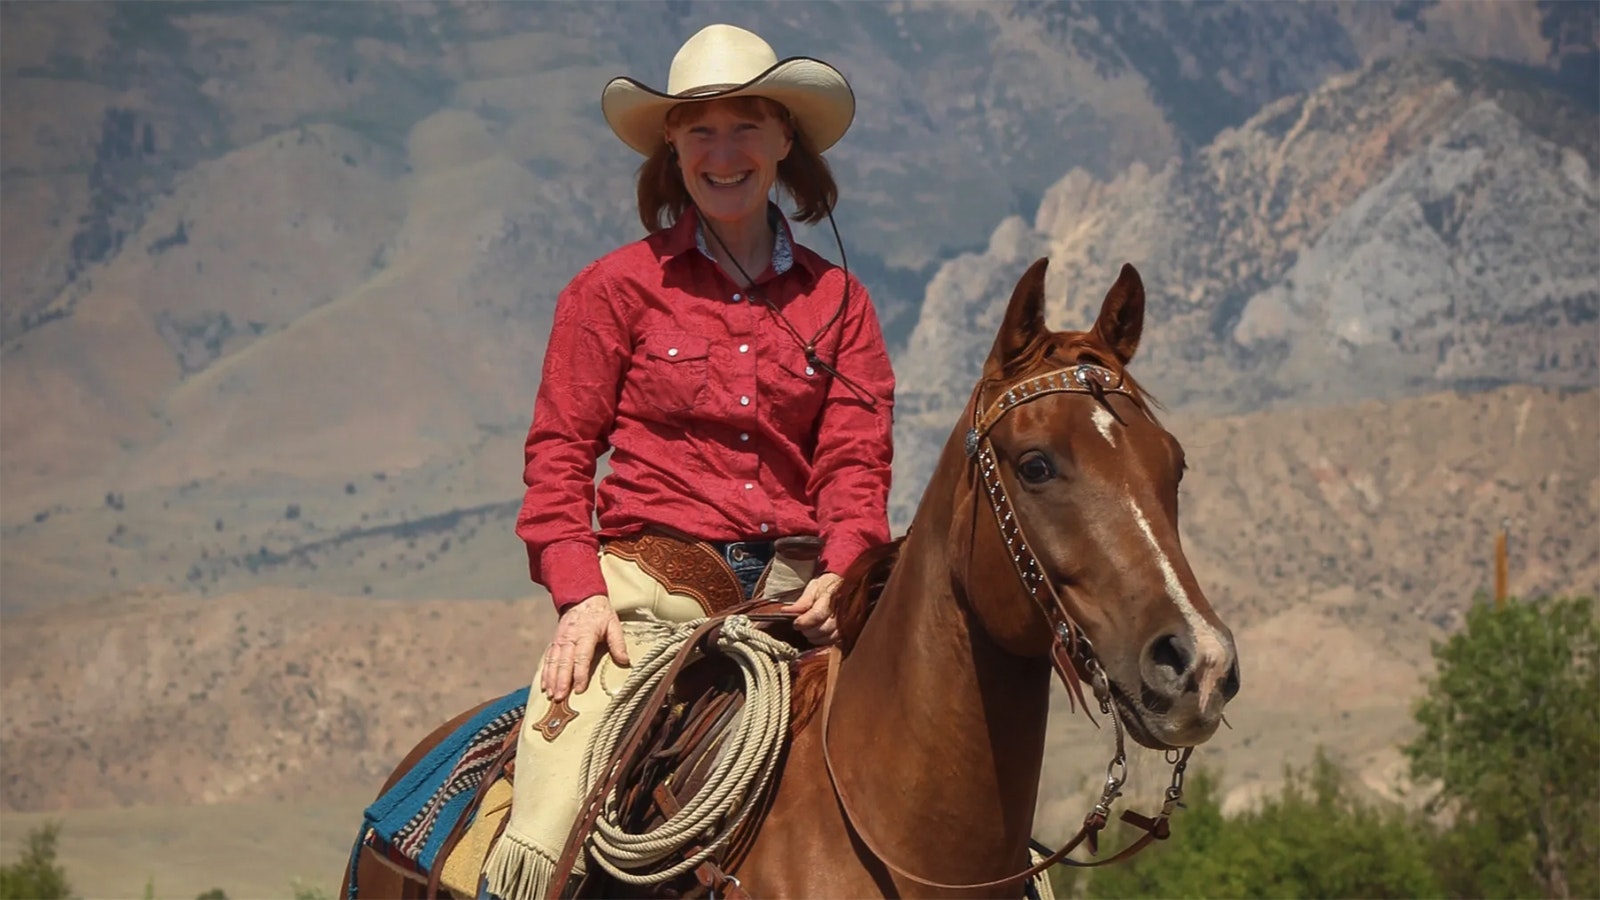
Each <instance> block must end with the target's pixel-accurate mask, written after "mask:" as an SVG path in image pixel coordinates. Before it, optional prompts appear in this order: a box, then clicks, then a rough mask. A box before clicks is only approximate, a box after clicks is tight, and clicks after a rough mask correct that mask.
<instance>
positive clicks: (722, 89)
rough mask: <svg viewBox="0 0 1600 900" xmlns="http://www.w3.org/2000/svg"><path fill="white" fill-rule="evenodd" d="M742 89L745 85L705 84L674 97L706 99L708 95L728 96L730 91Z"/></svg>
mask: <svg viewBox="0 0 1600 900" xmlns="http://www.w3.org/2000/svg"><path fill="white" fill-rule="evenodd" d="M748 83H749V82H745V84H748ZM742 87H744V84H736V83H728V84H705V85H701V86H700V87H692V88H690V89H688V90H687V91H680V92H678V93H676V94H673V95H672V96H674V97H682V98H684V99H690V98H693V97H704V96H706V95H708V94H726V93H727V92H728V91H732V90H737V89H738V88H742Z"/></svg>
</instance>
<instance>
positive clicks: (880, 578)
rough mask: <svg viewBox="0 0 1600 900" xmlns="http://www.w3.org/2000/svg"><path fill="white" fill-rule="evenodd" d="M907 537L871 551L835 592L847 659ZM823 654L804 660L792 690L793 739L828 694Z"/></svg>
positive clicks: (846, 574) (858, 559)
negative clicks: (824, 695) (825, 694)
mask: <svg viewBox="0 0 1600 900" xmlns="http://www.w3.org/2000/svg"><path fill="white" fill-rule="evenodd" d="M904 542H905V537H904V536H902V537H897V538H895V539H894V540H892V541H889V542H888V543H886V544H879V545H877V546H876V547H871V548H868V549H867V550H865V551H863V552H862V553H861V555H860V556H858V557H856V561H855V562H854V563H851V564H850V568H848V569H846V570H845V572H844V576H843V578H844V580H843V581H842V582H840V584H839V588H838V590H836V591H834V594H833V597H834V606H833V615H834V617H835V621H836V623H837V625H838V627H839V647H840V649H842V650H843V651H844V653H845V655H846V656H848V655H850V651H851V650H853V649H855V645H856V639H857V638H859V637H861V629H862V628H865V627H866V624H867V617H868V616H869V615H871V614H872V607H873V605H874V604H876V603H877V601H878V594H880V593H881V592H882V591H883V585H884V583H885V582H887V581H888V580H889V572H890V571H891V570H893V569H894V563H895V560H897V559H899V558H900V545H901V544H902V543H904ZM825 658H826V657H824V656H823V655H822V654H821V653H808V654H806V655H805V656H802V657H801V658H800V668H799V671H798V672H797V673H795V678H794V682H793V685H792V687H791V688H790V701H789V736H790V739H791V740H792V739H793V737H794V735H796V734H799V733H800V731H801V729H803V728H805V727H806V724H807V723H808V722H810V721H811V717H812V716H813V715H815V714H816V712H817V709H818V708H819V707H820V706H821V705H822V696H823V694H824V693H826V692H827V681H828V667H827V666H826V665H823V661H824V660H825Z"/></svg>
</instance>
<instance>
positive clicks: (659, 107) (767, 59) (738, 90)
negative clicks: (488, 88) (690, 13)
mask: <svg viewBox="0 0 1600 900" xmlns="http://www.w3.org/2000/svg"><path fill="white" fill-rule="evenodd" d="M722 97H766V98H768V99H769V100H776V101H777V102H779V103H782V104H783V105H784V106H785V107H786V108H787V109H788V110H789V112H791V113H793V114H794V117H795V119H796V121H798V122H799V124H800V130H801V131H804V132H805V134H806V136H807V137H809V138H810V139H811V142H812V143H813V144H814V145H815V146H816V148H817V152H818V153H821V152H822V151H824V150H826V149H828V148H829V147H832V146H833V145H834V143H836V142H837V141H838V140H839V138H841V137H843V136H844V133H845V131H846V130H847V129H848V128H849V127H850V120H851V119H853V118H855V114H856V97H855V94H854V93H852V92H851V90H850V83H849V82H847V81H845V78H844V76H843V75H841V74H839V70H838V69H835V68H834V67H833V66H830V65H828V64H827V63H825V62H823V61H821V60H819V59H811V58H810V57H805V56H791V57H789V58H788V59H785V60H783V61H781V62H780V61H779V60H778V54H776V53H774V52H773V51H772V47H771V45H769V44H768V43H767V42H766V41H764V40H762V39H761V38H760V37H759V36H757V35H755V34H752V33H751V32H748V31H745V30H744V29H743V28H735V27H734V26H732V25H708V26H706V27H705V28H702V29H701V30H700V31H699V32H698V33H697V34H695V36H694V37H692V38H689V40H687V41H685V42H684V44H683V46H682V47H679V48H678V53H677V55H676V56H674V57H672V69H671V71H670V72H669V73H668V74H667V89H666V90H665V91H658V90H656V89H654V88H652V87H649V86H647V85H645V84H643V83H641V82H639V81H636V80H634V79H632V78H623V77H618V78H613V79H611V81H610V82H609V83H607V84H606V88H605V91H604V93H602V94H601V95H600V110H601V112H603V113H605V117H606V122H607V123H609V124H610V125H611V130H612V131H615V132H616V133H617V137H619V138H622V142H623V143H624V144H627V145H628V146H629V147H632V148H633V149H635V150H637V151H639V152H640V153H642V154H644V155H645V156H649V155H650V154H652V153H654V152H655V151H656V149H657V148H658V147H660V146H661V143H662V141H663V140H665V138H664V137H663V135H662V126H663V125H664V124H665V123H666V120H667V110H669V109H671V108H672V107H674V106H676V105H678V104H679V103H683V102H685V101H690V100H715V99H718V98H722Z"/></svg>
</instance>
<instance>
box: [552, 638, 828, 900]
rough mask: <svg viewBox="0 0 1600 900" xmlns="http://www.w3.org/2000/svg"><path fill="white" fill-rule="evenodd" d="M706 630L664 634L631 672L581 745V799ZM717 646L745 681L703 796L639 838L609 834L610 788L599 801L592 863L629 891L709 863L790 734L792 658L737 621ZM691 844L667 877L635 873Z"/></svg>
mask: <svg viewBox="0 0 1600 900" xmlns="http://www.w3.org/2000/svg"><path fill="white" fill-rule="evenodd" d="M706 621H707V620H706V619H703V618H702V619H696V620H693V621H690V622H684V623H682V624H680V625H678V626H677V627H675V628H672V629H671V630H670V633H666V634H665V635H664V636H663V637H661V638H660V639H659V640H657V641H655V643H654V644H653V645H652V646H651V648H650V650H649V651H647V652H646V653H645V654H644V658H643V659H642V660H641V661H640V662H639V663H637V664H635V665H634V667H633V671H632V673H631V674H630V675H629V676H628V679H627V681H625V682H624V683H623V685H622V687H621V688H619V689H618V691H617V693H616V696H615V697H614V698H613V699H612V701H611V704H610V705H609V706H608V707H607V709H606V713H605V715H604V718H603V719H602V720H601V722H600V724H599V725H598V727H596V729H595V731H594V733H593V734H592V735H590V737H589V744H588V746H587V748H586V749H585V751H584V762H583V783H584V785H585V788H586V790H593V788H594V786H595V784H597V783H598V782H599V780H600V779H601V778H602V777H604V776H605V775H607V774H608V772H607V771H606V767H607V764H608V763H610V762H611V761H612V758H613V755H614V754H615V753H616V750H617V746H618V744H619V743H621V741H622V738H623V735H624V733H625V732H626V731H627V729H628V726H629V724H630V723H632V722H633V720H634V718H635V716H637V715H640V714H645V715H649V714H652V713H653V711H652V710H643V709H641V707H642V706H643V705H644V702H645V700H646V699H648V698H649V697H650V696H651V695H652V694H653V693H654V692H655V690H656V688H657V686H658V685H659V684H660V682H661V679H662V678H663V677H664V676H665V675H666V673H667V670H668V669H669V668H670V667H671V665H672V662H673V660H674V659H675V658H676V657H677V655H678V653H679V652H689V651H688V650H687V649H685V648H684V644H685V643H686V642H687V641H688V640H689V639H690V637H691V635H693V634H694V632H695V630H696V629H697V628H699V626H701V625H703V624H704V623H705V622H706ZM659 631H661V632H666V631H667V629H666V628H665V627H663V628H661V629H659ZM716 646H717V649H718V650H719V651H721V652H722V653H723V654H724V655H725V656H728V657H729V658H731V659H732V660H734V661H735V662H736V663H737V664H738V666H739V671H740V674H741V675H742V676H743V679H744V691H745V704H744V708H743V710H742V711H741V712H740V713H739V717H738V721H737V723H736V724H734V725H732V726H730V727H729V734H728V736H727V737H726V738H725V741H726V743H725V746H724V748H723V749H722V751H721V752H720V754H719V756H718V758H717V761H716V764H715V766H714V767H713V769H712V772H711V776H710V777H709V778H708V779H707V780H706V784H705V787H703V788H702V789H701V790H700V791H698V792H696V793H695V795H694V796H693V797H692V798H691V799H690V800H689V801H688V802H687V803H685V804H684V806H683V808H682V809H680V810H679V811H678V812H677V814H675V815H673V816H672V817H670V818H668V819H667V820H666V821H665V822H663V823H662V824H661V825H660V826H658V827H657V828H655V829H653V830H651V831H648V832H644V833H641V834H632V833H629V832H627V831H626V830H624V829H623V828H622V827H621V826H620V825H619V824H618V820H619V817H620V816H621V813H622V811H621V809H620V794H621V791H620V790H619V789H617V788H614V789H612V791H611V792H610V793H609V794H607V796H606V798H605V802H604V805H603V807H602V809H601V812H600V816H599V818H598V819H597V820H596V822H595V828H594V831H593V832H592V833H591V835H590V836H589V851H590V855H591V857H592V858H593V859H594V861H595V862H596V863H598V864H599V865H600V866H601V868H603V869H605V870H606V871H607V872H609V873H610V874H611V875H612V876H613V877H615V878H617V879H619V880H621V881H624V882H626V883H628V884H635V885H650V884H659V883H661V882H664V881H668V880H670V879H673V878H676V877H678V876H679V875H682V874H684V873H686V872H689V871H692V870H693V869H694V868H695V867H697V866H699V865H700V864H701V863H703V862H705V861H706V860H707V859H709V858H711V856H712V855H713V854H715V853H716V852H717V851H718V850H720V849H721V848H722V846H723V845H724V844H726V843H727V841H728V840H729V838H731V837H732V836H733V834H734V832H735V831H736V830H737V828H738V827H739V824H740V823H741V822H743V821H744V819H745V816H746V815H748V814H749V812H750V809H751V804H750V803H749V802H747V801H748V800H750V799H751V798H753V797H759V796H760V795H761V793H762V792H763V791H765V790H766V787H767V785H768V784H769V783H770V782H771V780H772V777H773V775H774V773H775V772H776V771H777V768H778V760H779V758H780V756H781V754H782V749H783V742H784V740H785V737H786V735H787V734H788V731H789V693H790V671H789V663H790V661H792V660H793V659H795V658H796V657H797V656H798V655H799V651H798V650H797V649H796V648H795V647H793V646H792V645H790V644H788V643H785V642H783V641H780V640H778V639H777V638H774V637H772V636H771V635H769V634H767V633H766V632H765V631H762V630H761V629H760V628H757V627H756V626H755V624H754V623H753V622H751V621H750V619H749V617H748V616H742V615H734V616H729V617H727V618H726V619H725V620H723V622H722V625H721V627H720V628H719V629H718V632H717V636H716ZM619 787H620V786H619ZM694 843H699V844H701V847H700V849H699V850H697V851H696V852H694V853H693V854H691V855H690V856H689V857H687V858H686V859H683V860H681V861H679V862H678V863H676V864H674V865H672V866H671V867H669V868H666V869H662V870H660V871H640V870H642V869H648V868H649V867H651V866H654V865H656V864H658V863H660V862H661V861H662V860H663V859H666V858H667V857H669V856H671V855H673V854H675V853H677V852H679V851H681V850H683V849H684V848H685V847H687V846H689V845H690V844H694Z"/></svg>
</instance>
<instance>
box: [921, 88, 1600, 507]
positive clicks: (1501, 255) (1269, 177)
mask: <svg viewBox="0 0 1600 900" xmlns="http://www.w3.org/2000/svg"><path fill="white" fill-rule="evenodd" d="M1596 125H1597V119H1596V115H1595V108H1594V107H1593V106H1587V105H1585V104H1584V103H1583V102H1581V101H1580V100H1578V99H1576V98H1573V97H1571V96H1570V95H1567V94H1563V93H1558V92H1552V91H1551V90H1550V89H1549V88H1548V87H1547V86H1546V85H1545V84H1544V83H1543V82H1541V81H1539V80H1537V79H1532V78H1530V77H1527V76H1526V75H1525V74H1523V73H1520V72H1518V71H1516V70H1513V69H1508V68H1506V67H1504V66H1502V65H1499V64H1493V63H1471V62H1465V61H1461V60H1454V59H1449V60H1447V59H1437V58H1430V57H1410V58H1407V59H1404V60H1397V61H1382V62H1379V63H1376V64H1374V65H1372V66H1369V67H1367V68H1365V69H1362V70H1360V71H1358V72H1354V73H1350V74H1348V75H1343V76H1339V77H1337V78H1335V79H1332V80H1330V81H1329V82H1328V83H1327V84H1326V85H1325V86H1323V87H1321V88H1319V89H1318V90H1316V91H1313V92H1311V93H1309V94H1304V95H1297V96H1291V97H1285V98H1283V99H1281V100H1278V101H1275V102H1273V103H1271V104H1269V105H1268V106H1267V107H1265V108H1264V109H1263V110H1262V111H1261V112H1259V113H1258V114H1257V115H1255V116H1253V117H1252V118H1250V119H1249V120H1248V121H1247V122H1245V123H1244V124H1242V125H1240V126H1239V127H1237V128H1230V129H1227V130H1225V131H1223V132H1222V133H1221V134H1219V135H1218V136H1217V138H1216V139H1215V140H1214V141H1212V142H1211V143H1210V144H1208V145H1206V146H1205V147H1202V148H1200V149H1199V150H1197V151H1196V152H1195V153H1193V154H1190V155H1186V156H1183V157H1181V158H1177V159H1174V160H1172V161H1171V162H1169V163H1167V164H1166V165H1165V166H1162V167H1161V168H1159V169H1150V168H1146V167H1144V166H1140V165H1135V166H1133V167H1130V168H1129V169H1128V170H1127V171H1125V172H1123V173H1122V174H1120V175H1118V176H1117V177H1116V178H1113V179H1110V180H1101V179H1098V178H1096V177H1094V176H1093V175H1091V174H1089V173H1087V172H1084V171H1073V172H1070V173H1068V174H1067V175H1066V176H1064V177H1063V178H1062V179H1061V180H1060V181H1058V182H1057V183H1056V184H1055V185H1053V186H1052V187H1050V188H1049V189H1048V190H1047V191H1046V192H1045V195H1044V199H1043V201H1042V202H1041V203H1040V207H1039V211H1038V214H1037V215H1036V216H1035V217H1034V219H1033V220H1032V222H1031V223H1030V222H1029V221H1027V220H1024V219H1022V218H1021V217H1011V218H1008V219H1006V220H1005V221H1003V222H1002V223H1000V225H999V226H998V227H997V228H996V229H995V231H994V233H993V234H992V236H991V239H990V242H989V247H988V248H987V250H985V251H984V252H982V253H975V254H969V255H965V256H962V257H960V258H957V259H955V260H952V261H951V262H950V263H948V264H946V265H945V266H944V267H943V268H942V269H941V270H940V271H939V273H938V274H937V275H936V276H935V278H934V279H933V281H932V282H931V283H930V285H929V289H928V292H927V297H926V300H925V302H924V304H923V306H922V309H921V313H920V318H919V320H918V324H917V326H916V328H915V330H914V331H913V332H912V335H911V339H910V342H909V345H908V348H907V351H906V352H905V353H904V354H903V355H902V356H901V357H900V359H899V363H900V368H899V370H898V371H899V374H900V377H901V382H902V384H904V385H905V387H904V388H903V389H902V394H901V396H902V401H903V404H904V407H905V408H906V409H907V410H908V411H909V412H910V413H911V415H910V416H908V417H906V418H904V419H902V421H901V422H900V423H899V428H898V430H897V440H898V446H899V447H901V448H905V449H904V451H903V452H902V453H901V454H900V456H899V459H898V465H899V468H898V469H897V472H896V474H897V482H898V484H899V485H900V486H902V487H903V490H900V491H899V492H898V493H897V497H898V498H899V500H900V506H899V508H900V509H902V510H904V509H906V507H907V506H909V504H910V499H909V498H910V497H911V496H914V492H915V490H916V485H918V484H920V483H921V482H922V481H923V480H924V479H925V478H926V474H925V473H926V472H928V471H930V469H931V466H932V463H933V461H934V458H935V456H936V455H937V451H938V446H939V442H942V440H943V437H944V435H945V434H946V433H947V432H948V424H947V423H948V422H949V421H950V420H951V419H952V417H953V416H954V415H955V414H956V412H957V411H958V410H960V408H961V406H962V405H963V404H964V403H965V402H966V399H967V395H968V393H969V392H970V390H971V385H972V382H973V380H974V379H975V377H976V375H977V372H978V369H979V367H980V366H981V363H982V359H983V357H984V356H985V355H986V354H987V352H988V348H989V343H990V338H989V335H991V334H992V333H993V330H994V328H996V327H997V325H998V323H999V320H1000V316H1001V314H1002V313H1003V312H1004V308H1005V302H1006V299H1007V298H1008V297H1009V296H1010V289H1011V285H1012V284H1013V282H1014V281H1015V279H1016V278H1017V273H1019V272H1020V271H1022V269H1023V268H1024V267H1025V266H1026V265H1027V264H1028V263H1029V262H1030V261H1031V260H1033V259H1034V258H1036V257H1039V256H1048V257H1050V259H1051V268H1050V284H1051V285H1052V288H1050V290H1051V292H1052V302H1053V304H1054V305H1053V306H1052V307H1051V314H1052V321H1053V323H1054V324H1055V326H1056V327H1059V328H1073V327H1076V328H1083V327H1087V325H1088V324H1089V323H1090V322H1092V321H1093V318H1094V314H1095V312H1096V311H1097V310H1098V305H1099V302H1100V299H1101V297H1102V296H1103V293H1104V291H1105V289H1106V288H1107V287H1109V285H1110V283H1111V281H1112V279H1113V278H1114V276H1115V272H1116V267H1117V266H1119V265H1120V264H1121V263H1122V262H1123V261H1130V262H1133V263H1134V264H1135V265H1136V266H1138V267H1139V268H1141V269H1142V270H1143V271H1144V272H1145V273H1146V279H1145V280H1146V290H1147V297H1148V310H1147V321H1148V322H1149V324H1148V325H1147V327H1146V332H1145V334H1146V339H1145V341H1144V342H1143V344H1142V345H1141V349H1140V354H1139V358H1138V359H1137V360H1136V365H1137V368H1138V371H1139V373H1140V377H1141V380H1142V381H1143V382H1144V383H1145V384H1146V385H1147V386H1148V387H1150V388H1152V389H1153V390H1154V392H1155V394H1156V395H1157V396H1158V397H1160V398H1161V399H1162V400H1163V401H1165V402H1167V403H1169V404H1171V405H1172V406H1173V407H1174V408H1177V409H1185V410H1202V409H1204V410H1211V411H1216V412H1237V411H1242V410H1249V409H1258V408H1262V407H1266V406H1281V405H1292V406H1301V405H1306V404H1330V403H1348V402H1352V401H1358V400H1364V399H1372V398H1389V397H1398V396H1404V395H1407V394H1415V393H1419V392H1425V391H1438V390H1445V389H1449V390H1471V389H1475V388H1478V387H1481V386H1483V385H1486V384H1508V383H1530V384H1545V385H1552V386H1563V387H1579V386H1591V385H1593V384H1595V383H1596V378H1597V375H1600V368H1597V350H1600V196H1597V193H1596V180H1595V178H1596V164H1597V161H1600V130H1597V128H1596Z"/></svg>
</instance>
